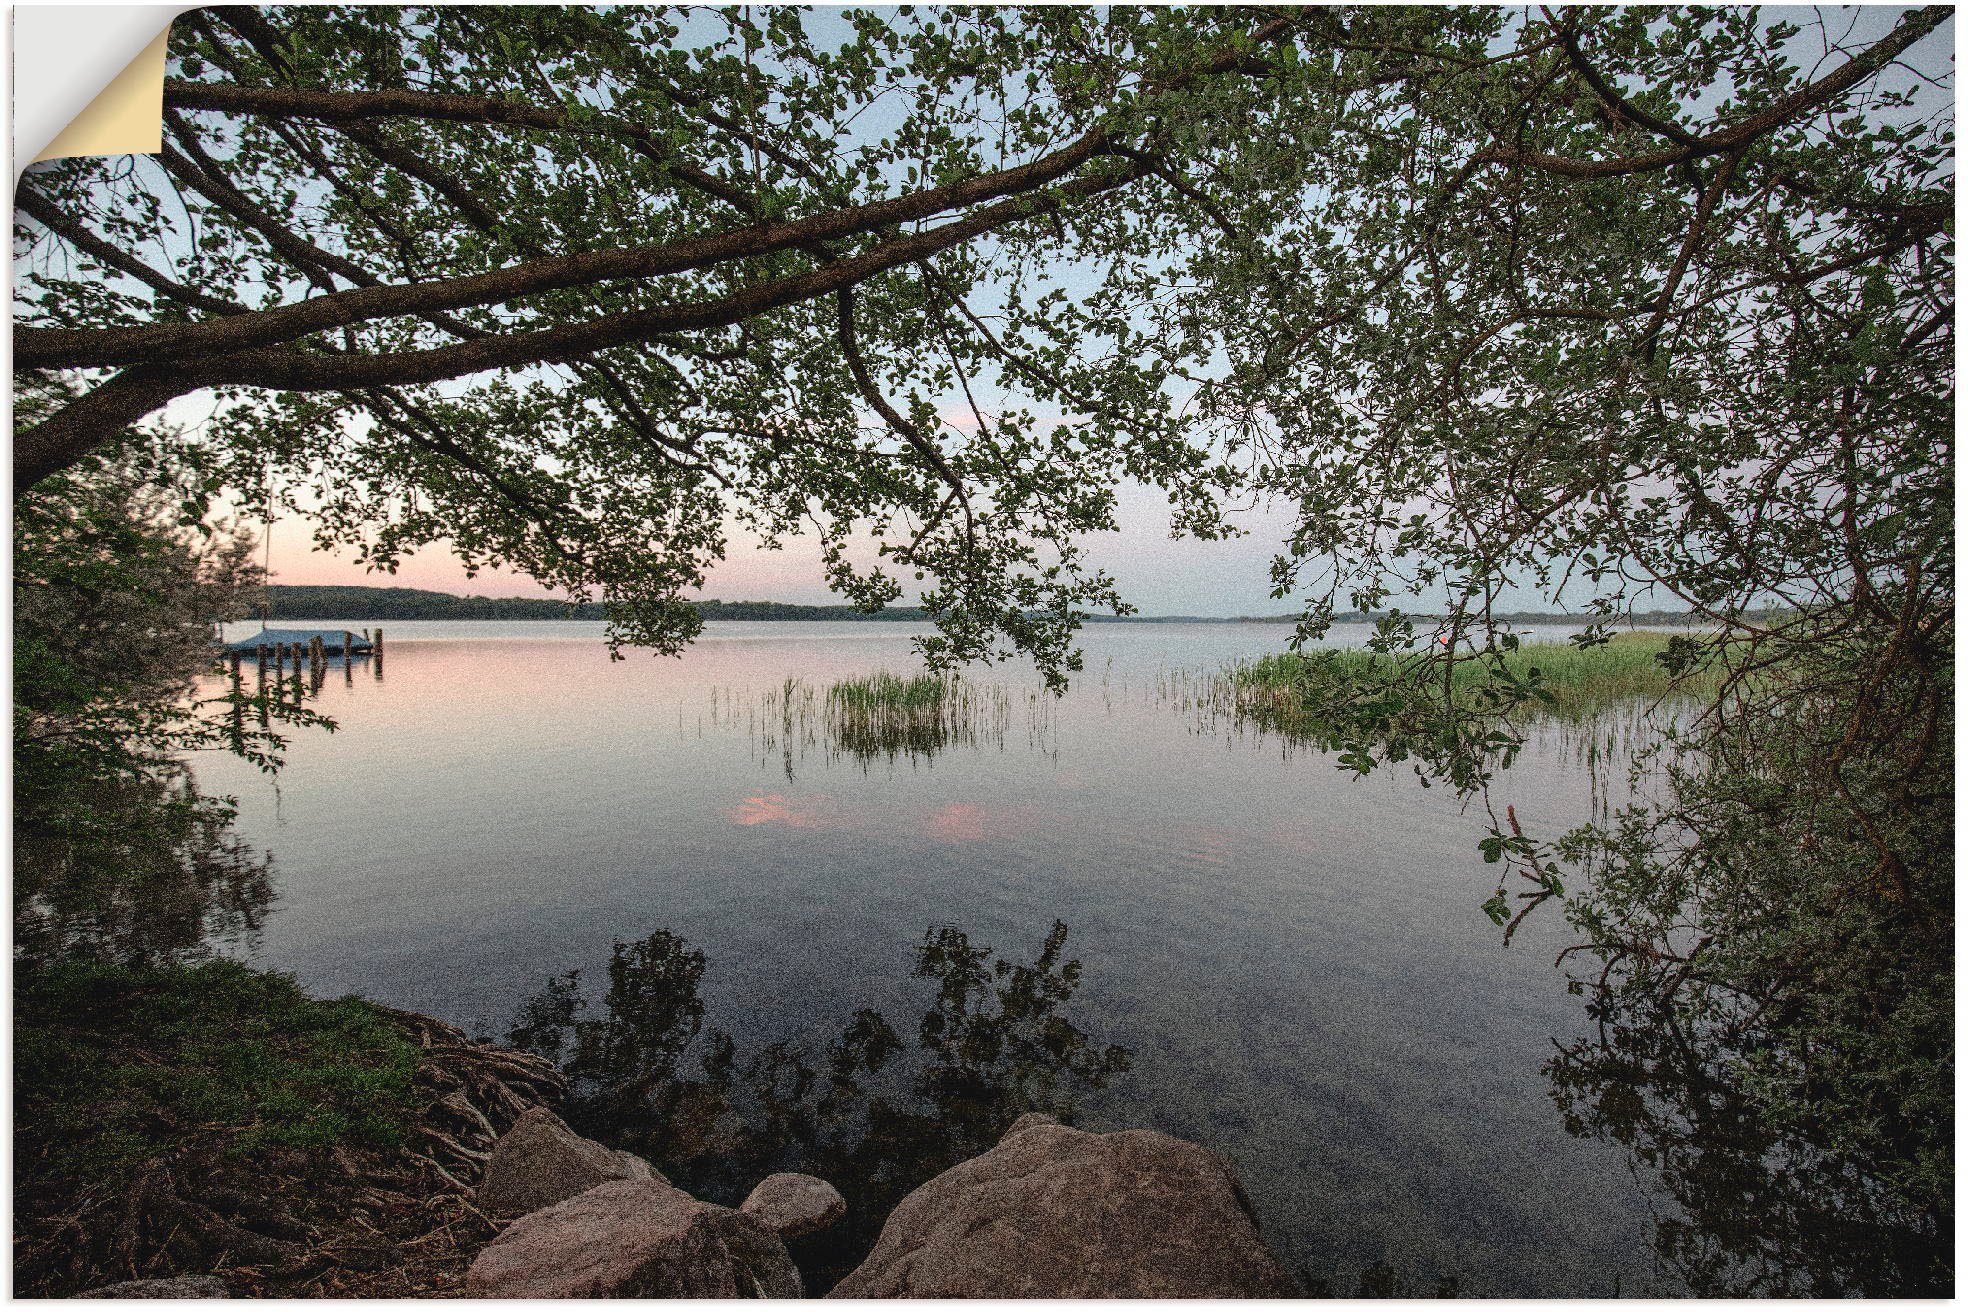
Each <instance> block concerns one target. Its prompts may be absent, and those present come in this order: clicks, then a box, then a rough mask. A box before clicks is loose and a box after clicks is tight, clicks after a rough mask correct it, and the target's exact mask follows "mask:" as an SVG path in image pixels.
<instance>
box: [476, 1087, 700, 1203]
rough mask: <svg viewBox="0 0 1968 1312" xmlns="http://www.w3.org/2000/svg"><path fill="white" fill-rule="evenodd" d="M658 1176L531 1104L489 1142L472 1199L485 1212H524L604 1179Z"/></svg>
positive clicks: (637, 1159) (637, 1160)
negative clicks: (503, 1131)
mask: <svg viewBox="0 0 1968 1312" xmlns="http://www.w3.org/2000/svg"><path fill="white" fill-rule="evenodd" d="M661 1179H662V1176H660V1175H658V1174H657V1173H656V1170H655V1168H653V1167H652V1166H650V1165H649V1163H648V1162H645V1161H643V1160H642V1158H640V1157H637V1156H636V1155H635V1154H633V1153H625V1152H621V1151H619V1150H618V1149H614V1148H608V1147H604V1146H603V1145H601V1144H598V1143H596V1142H595V1141H594V1140H592V1139H584V1138H582V1137H581V1136H580V1135H578V1134H576V1133H574V1131H573V1130H571V1129H569V1128H568V1126H567V1122H565V1121H563V1120H561V1119H560V1117H558V1116H555V1115H554V1114H553V1113H552V1112H550V1111H548V1110H547V1109H546V1108H544V1107H532V1108H528V1109H527V1111H526V1112H525V1113H523V1114H522V1115H521V1116H520V1118H519V1119H518V1120H517V1121H514V1122H513V1125H512V1128H511V1129H510V1130H507V1131H506V1132H505V1133H504V1134H502V1135H500V1136H499V1141H498V1142H497V1143H495V1144H493V1145H492V1156H491V1157H490V1158H489V1159H487V1161H486V1163H485V1175H484V1178H483V1179H481V1180H480V1181H479V1183H478V1196H477V1198H476V1200H475V1201H476V1202H477V1205H478V1210H479V1211H481V1212H484V1213H486V1214H487V1215H489V1216H525V1215H526V1214H527V1213H528V1212H537V1211H539V1210H540V1209H541V1208H542V1207H552V1206H553V1205H554V1204H555V1203H563V1202H566V1201H567V1200H568V1199H570V1198H572V1197H574V1196H575V1195H576V1194H584V1193H586V1192H587V1191H588V1190H590V1189H592V1188H594V1187H595V1186H596V1185H598V1184H606V1183H607V1182H608V1181H610V1180H661Z"/></svg>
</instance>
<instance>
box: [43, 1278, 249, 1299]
mask: <svg viewBox="0 0 1968 1312" xmlns="http://www.w3.org/2000/svg"><path fill="white" fill-rule="evenodd" d="M76 1297H77V1298H231V1297H232V1291H231V1290H230V1289H228V1288H226V1282H225V1281H223V1280H221V1279H219V1278H218V1277H217V1276H163V1277H161V1278H159V1279H156V1280H125V1281H123V1282H121V1283H120V1284H114V1285H104V1286H103V1287H102V1288H100V1289H91V1290H89V1291H87V1292H86V1293H82V1294H77V1295H76Z"/></svg>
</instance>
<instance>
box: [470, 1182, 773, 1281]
mask: <svg viewBox="0 0 1968 1312" xmlns="http://www.w3.org/2000/svg"><path fill="white" fill-rule="evenodd" d="M465 1292H466V1293H467V1294H470V1295H473V1296H474V1297H478V1298H798V1297H799V1296H800V1292H801V1290H800V1278H799V1271H798V1270H797V1269H796V1268H795V1267H794V1266H793V1260H792V1258H790V1257H788V1256H787V1255H786V1246H785V1244H783V1243H781V1242H780V1239H779V1236H778V1235H776V1234H774V1233H773V1232H772V1231H771V1230H770V1229H768V1228H767V1227H766V1225H765V1223H764V1222H762V1221H760V1220H758V1219H757V1218H755V1217H751V1216H747V1215H745V1214H744V1213H743V1212H739V1211H734V1210H733V1209H731V1208H729V1207H718V1206H716V1205H715V1204H712V1203H705V1202H700V1201H698V1200H697V1199H695V1198H692V1197H691V1196H690V1195H689V1194H687V1193H685V1192H683V1190H681V1189H677V1188H674V1187H672V1186H670V1185H668V1184H665V1183H663V1182H662V1181H660V1180H613V1181H610V1182H609V1183H607V1184H602V1185H596V1186H595V1187H594V1188H592V1189H590V1190H588V1191H587V1192H586V1193H584V1194H581V1195H579V1196H578V1197H575V1198H570V1199H568V1200H567V1201H566V1202H564V1203H556V1204H554V1205H553V1206H552V1207H548V1208H543V1209H542V1210H540V1211H537V1212H534V1213H532V1214H531V1215H529V1216H523V1217H521V1218H520V1219H519V1220H517V1221H515V1222H513V1223H512V1224H511V1225H510V1226H508V1227H506V1229H505V1232H504V1233H503V1234H501V1235H500V1236H499V1237H498V1238H497V1239H494V1240H493V1241H492V1242H491V1243H489V1244H487V1245H486V1246H485V1247H484V1248H483V1249H482V1250H480V1252H479V1254H478V1257H477V1258H476V1259H475V1260H474V1261H473V1262H472V1264H471V1270H469V1271H468V1272H466V1273H465Z"/></svg>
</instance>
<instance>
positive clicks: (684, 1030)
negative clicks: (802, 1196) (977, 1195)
mask: <svg viewBox="0 0 1968 1312" xmlns="http://www.w3.org/2000/svg"><path fill="white" fill-rule="evenodd" d="M1066 938H1067V927H1066V925H1065V924H1063V923H1055V924H1054V925H1053V927H1052V931H1051V932H1050V933H1049V934H1048V935H1047V936H1046V940H1045V943H1044V945H1043V946H1042V947H1041V949H1040V951H1039V953H1038V955H1037V956H1036V957H1035V958H1034V959H1033V960H1032V961H1031V962H1030V963H1029V964H1027V963H1019V962H1013V961H1008V960H1005V959H1003V958H1001V957H999V956H998V955H997V954H996V953H994V952H993V950H992V949H991V948H989V947H983V946H977V945H974V944H972V943H971V941H970V938H969V936H968V935H967V934H965V932H964V931H963V930H961V929H958V928H956V927H954V926H934V927H931V928H930V929H929V930H928V931H927V933H926V934H925V935H924V938H923V941H922V943H921V944H920V945H919V946H918V947H917V949H916V962H915V967H914V971H913V975H914V978H916V979H918V980H922V981H925V982H926V983H928V984H929V985H930V986H931V987H932V989H933V992H932V994H931V996H930V998H929V999H928V1001H927V1004H926V1006H925V1009H924V1010H923V1012H922V1014H921V1016H920V1018H919V1019H918V1020H917V1021H916V1023H915V1025H914V1026H913V1027H912V1028H913V1035H912V1038H911V1037H905V1036H904V1032H903V1031H901V1030H898V1029H897V1027H896V1026H894V1025H892V1024H891V1023H890V1022H889V1020H888V1019H887V1018H886V1017H884V1016H883V1015H882V1014H881V1013H880V1012H878V1011H875V1010H873V1009H871V1008H863V1009H861V1010H859V1011H856V1012H855V1013H854V1014H853V1015H852V1016H851V1017H850V1018H849V1019H848V1020H847V1022H846V1023H845V1024H844V1025H842V1027H841V1028H840V1030H839V1032H838V1033H835V1034H833V1035H832V1036H830V1037H829V1038H827V1039H826V1040H825V1041H824V1042H818V1043H810V1042H802V1041H799V1040H789V1041H782V1042H777V1043H772V1044H768V1045H766V1046H764V1047H762V1048H760V1049H759V1050H758V1051H756V1052H754V1053H751V1054H749V1055H741V1054H740V1053H739V1052H738V1049H737V1044H736V1042H735V1041H734V1040H733V1038H732V1037H731V1035H730V1034H729V1033H727V1032H725V1031H723V1030H720V1029H716V1028H707V1027H706V1026H705V1024H704V1021H705V1016H704V1007H703V1004H702V1002H701V1000H700V998H699V995H698V989H699V984H700V982H701V980H702V977H703V972H704V967H705V960H704V955H703V953H701V952H699V951H697V950H695V949H693V948H691V947H690V946H689V945H688V944H687V943H686V942H685V941H684V940H683V939H681V938H679V937H677V936H676V935H675V934H672V933H670V932H669V931H667V930H658V931H657V932H656V933H654V934H651V935H650V936H649V937H648V938H646V939H644V940H642V941H640V942H637V943H618V944H616V945H615V947H614V950H613V953H612V955H611V957H610V961H609V967H608V987H607V990H606V993H605V995H604V996H603V998H602V1000H601V1005H600V1008H599V1010H598V1011H597V1012H596V1013H595V1014H592V1015H590V1014H588V1012H589V1006H588V1002H587V999H586V998H585V997H584V996H583V990H582V986H581V981H580V972H578V971H570V972H568V973H567V974H565V975H562V976H560V977H558V978H556V979H553V980H550V981H548V983H547V985H546V987H545V988H544V989H543V990H542V991H541V993H539V994H538V995H536V996H535V997H534V998H532V999H531V1000H530V1001H528V1002H527V1003H526V1004H525V1006H524V1007H522V1008H521V1010H520V1013H519V1015H518V1017H517V1019H516V1021H515V1024H514V1026H513V1028H512V1031H511V1033H510V1036H509V1041H510V1042H512V1043H513V1044H514V1045H515V1046H518V1047H523V1048H526V1049H528V1050H530V1051H533V1052H537V1053H540V1054H541V1055H544V1056H547V1057H551V1058H553V1059H554V1060H556V1061H558V1062H560V1063H561V1064H562V1067H563V1069H564V1070H565V1072H566V1073H567V1075H568V1077H569V1079H570V1081H571V1084H572V1089H573V1093H572V1095H571V1099H570V1103H569V1106H568V1108H567V1113H568V1118H569V1120H570V1121H571V1122H572V1123H573V1124H574V1125H575V1126H576V1127H577V1128H579V1129H581V1130H582V1131H583V1132H584V1133H587V1134H591V1135H594V1136H595V1137H597V1138H600V1139H603V1140H605V1141H606V1142H609V1143H611V1144H614V1145H616V1146H619V1147H623V1148H627V1149H629V1150H631V1151H633V1152H636V1153H639V1154H641V1155H643V1156H645V1157H647V1158H649V1159H650V1160H652V1161H654V1162H656V1163H657V1164H658V1165H659V1166H660V1167H661V1168H662V1169H663V1171H664V1173H665V1174H667V1175H668V1176H669V1177H670V1178H671V1179H672V1180H674V1181H675V1182H676V1183H677V1184H678V1185H680V1186H681V1187H684V1188H687V1189H689V1190H690V1191H691V1192H693V1193H696V1194H698V1195H699V1196H702V1197H706V1198H710V1199H713V1200H715V1201H719V1202H725V1203H731V1204H735V1203H736V1202H737V1201H739V1200H740V1199H741V1198H742V1197H743V1196H744V1194H745V1192H746V1191H748V1190H749V1189H750V1188H751V1186H752V1185H754V1184H756V1183H757V1182H758V1180H759V1179H761V1178H762V1177H764V1176H765V1175H767V1174H770V1173H771V1172H773V1171H781V1170H798V1171H806V1172H809V1173H811V1174H814V1175H818V1176H821V1177H822V1178H824V1179H826V1180H828V1181H830V1182H831V1183H833V1184H834V1185H835V1186H836V1187H837V1188H839V1189H840V1191H841V1193H842V1194H843V1195H844V1196H845V1197H846V1199H847V1201H848V1207H849V1213H848V1220H847V1221H846V1222H845V1223H844V1224H843V1225H842V1226H840V1227H836V1229H835V1230H834V1231H833V1232H830V1233H827V1234H823V1235H819V1236H815V1237H813V1238H812V1239H810V1240H806V1241H801V1242H799V1243H796V1244H795V1245H794V1256H795V1258H796V1259H798V1260H799V1262H800V1264H801V1266H802V1268H804V1269H805V1271H806V1273H807V1276H808V1279H809V1283H811V1284H814V1285H816V1286H818V1287H825V1286H827V1285H831V1284H832V1282H833V1281H834V1280H836V1279H838V1278H839V1276H840V1275H842V1274H844V1273H845V1272H846V1271H847V1270H848V1269H849V1268H850V1267H851V1266H852V1265H853V1263H854V1262H855V1261H857V1260H858V1259H859V1258H860V1256H861V1255H862V1254H864V1253H865V1252H866V1251H867V1249H868V1247H869V1246H870V1245H871V1244H872V1243H873V1241H874V1236H875V1234H876V1233H877V1232H878V1231H879V1229H880V1225H881V1222H882V1220H883V1219H884V1218H885V1217H886V1216H887V1215H888V1213H889V1211H890V1210H891V1209H892V1208H893V1207H894V1205H895V1204H896V1203H897V1202H898V1201H900V1199H901V1198H902V1196H903V1195H904V1194H906V1193H908V1192H909V1191H910V1190H911V1189H913V1188H915V1187H916V1186H917V1185H919V1184H921V1183H922V1182H923V1181H925V1180H927V1179H929V1178H930V1177H931V1176H933V1175H935V1174H937V1173H938V1172H940V1171H942V1170H945V1169H946V1168H948V1167H950V1166H953V1165H955V1164H956V1163H957V1162H959V1161H962V1160H963V1159H965V1158H967V1157H971V1156H974V1155H976V1154H977V1153H979V1152H982V1151H984V1150H985V1149H987V1148H989V1147H990V1146H991V1145H992V1144H994V1143H996V1142H997V1140H998V1138H999V1136H1001V1135H1002V1134H1003V1133H1004V1131H1005V1129H1006V1128H1008V1127H1009V1126H1010V1124H1011V1123H1012V1122H1013V1121H1014V1120H1016V1119H1017V1118H1018V1117H1019V1116H1021V1115H1023V1114H1024V1113H1026V1112H1028V1111H1046V1112H1050V1113H1052V1114H1054V1115H1059V1116H1061V1117H1062V1118H1070V1117H1071V1116H1072V1115H1073V1114H1074V1111H1075V1098H1076V1097H1077V1096H1078V1095H1079V1094H1080V1093H1082V1092H1084V1091H1087V1090H1094V1089H1099V1088H1102V1087H1104V1086H1105V1085H1106V1084H1107V1083H1108V1081H1109V1080H1111V1079H1112V1078H1114V1077H1115V1076H1117V1075H1119V1074H1121V1073H1122V1072H1124V1071H1126V1070H1127V1069H1128V1064H1129V1054H1128V1052H1127V1051H1126V1050H1125V1049H1124V1048H1121V1047H1118V1046H1115V1045H1111V1044H1109V1045H1102V1044H1100V1043H1099V1042H1097V1041H1096V1040H1095V1039H1094V1038H1093V1037H1092V1036H1090V1035H1089V1034H1088V1033H1087V1032H1086V1031H1085V1030H1084V1029H1082V1028H1081V1027H1080V1026H1079V1025H1077V1024H1075V1023H1074V1022H1073V1021H1072V1020H1071V1019H1070V1018H1069V1017H1068V1016H1067V1015H1066V1014H1065V1009H1066V1007H1067V1006H1068V1004H1070V1003H1071V1001H1072V999H1073V996H1074V994H1075V993H1076V992H1077V991H1078V989H1079V986H1080V963H1079V962H1078V961H1076V960H1071V959H1068V958H1067V957H1066V956H1065V949H1066Z"/></svg>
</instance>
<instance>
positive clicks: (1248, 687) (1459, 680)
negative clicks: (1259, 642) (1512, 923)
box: [1214, 630, 1716, 728]
mask: <svg viewBox="0 0 1968 1312" xmlns="http://www.w3.org/2000/svg"><path fill="white" fill-rule="evenodd" d="M1670 637H1671V635H1669V634H1666V633H1657V632H1652V631H1648V630H1638V631H1635V632H1631V633H1623V634H1619V635H1617V636H1615V637H1614V638H1613V639H1612V641H1610V642H1608V643H1606V644H1604V645H1601V646H1597V647H1576V646H1573V645H1572V644H1570V643H1563V642H1538V643H1526V644H1524V645H1523V646H1521V647H1519V648H1518V649H1517V650H1516V651H1514V652H1509V653H1507V654H1505V655H1504V656H1503V658H1502V665H1503V669H1504V672H1505V673H1506V675H1507V676H1508V677H1509V678H1510V679H1512V680H1516V681H1518V682H1520V683H1521V684H1523V685H1524V686H1527V687H1529V688H1531V689H1535V690H1536V692H1537V693H1538V694H1541V695H1538V696H1534V697H1532V698H1530V699H1528V700H1525V701H1524V702H1523V703H1522V706H1521V710H1522V713H1524V714H1527V715H1529V716H1531V717H1533V718H1541V717H1555V718H1559V719H1581V718H1585V717H1588V716H1592V715H1596V714H1598V713H1599V712H1600V711H1602V710H1605V709H1606V708H1608V707H1611V706H1615V705H1618V704H1620V703H1622V702H1629V701H1634V700H1638V699H1649V698H1652V699H1663V698H1672V697H1689V696H1695V695H1698V694H1700V693H1702V692H1705V691H1708V690H1711V689H1712V688H1713V687H1714V686H1715V677H1716V676H1715V675H1714V673H1713V672H1712V671H1710V670H1707V669H1697V670H1694V671H1690V672H1688V673H1684V674H1681V675H1679V676H1675V675H1671V674H1670V673H1669V672H1668V670H1667V668H1666V667H1665V666H1663V665H1662V664H1661V663H1660V661H1659V660H1658V659H1657V658H1658V656H1659V655H1660V653H1661V652H1663V651H1665V650H1666V649H1667V644H1668V641H1669V639H1670ZM1414 663H1415V658H1414V657H1405V658H1404V657H1398V656H1391V655H1387V654H1384V653H1381V652H1372V651H1360V650H1355V649H1344V648H1341V649H1333V650H1325V651H1317V652H1310V653H1293V654H1285V655H1276V656H1266V657H1264V658H1262V659H1260V660H1256V661H1249V662H1245V663H1241V664H1237V665H1233V666H1230V667H1228V668H1227V669H1225V670H1224V672H1223V673H1222V675H1221V676H1219V678H1218V680H1217V681H1216V687H1215V689H1214V691H1215V693H1216V695H1217V696H1218V698H1219V699H1221V700H1224V701H1227V702H1228V703H1229V704H1230V706H1231V707H1233V708H1234V709H1236V710H1238V711H1240V712H1242V713H1244V714H1250V715H1255V716H1257V717H1259V718H1262V719H1267V720H1271V721H1273V722H1274V725H1273V727H1278V728H1289V727H1290V722H1291V721H1292V720H1293V719H1294V718H1299V717H1303V716H1307V715H1310V714H1312V713H1313V710H1314V708H1316V707H1317V706H1319V705H1321V704H1322V703H1328V702H1329V701H1330V699H1331V698H1332V697H1333V695H1334V694H1336V693H1341V692H1345V691H1347V690H1359V691H1362V692H1366V691H1369V690H1372V689H1376V688H1383V687H1386V686H1388V685H1389V684H1391V683H1393V682H1394V681H1395V680H1397V679H1398V678H1400V677H1401V676H1402V674H1403V673H1404V672H1405V671H1409V670H1411V669H1412V668H1413V667H1414ZM1429 677H1431V678H1435V679H1439V678H1441V677H1442V674H1441V672H1440V670H1439V668H1438V669H1435V670H1432V671H1430V674H1429ZM1447 677H1448V679H1449V685H1450V688H1451V689H1452V690H1453V691H1454V692H1455V693H1456V694H1458V695H1459V696H1462V697H1466V698H1468V699H1469V700H1470V701H1471V702H1475V701H1477V700H1478V699H1479V698H1480V697H1482V695H1483V691H1484V690H1485V689H1494V688H1495V687H1496V686H1497V685H1498V683H1499V680H1498V677H1497V674H1496V672H1495V670H1494V669H1493V667H1492V665H1491V663H1490V662H1489V661H1487V660H1477V659H1473V658H1472V659H1469V660H1466V661H1458V662H1456V664H1455V665H1454V666H1453V667H1451V669H1450V670H1449V672H1448V676H1447Z"/></svg>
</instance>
